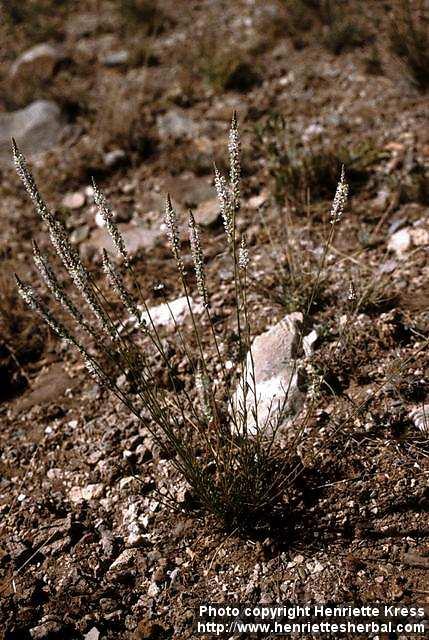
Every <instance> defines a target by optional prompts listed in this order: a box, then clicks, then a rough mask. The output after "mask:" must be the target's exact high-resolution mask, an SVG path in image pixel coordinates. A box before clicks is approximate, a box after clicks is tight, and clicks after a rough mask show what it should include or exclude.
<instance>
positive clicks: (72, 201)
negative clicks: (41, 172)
mask: <svg viewBox="0 0 429 640" xmlns="http://www.w3.org/2000/svg"><path fill="white" fill-rule="evenodd" d="M85 200H86V198H85V194H84V193H82V191H75V192H74V193H67V194H66V195H65V196H64V198H63V201H62V205H63V207H66V208H67V209H80V208H81V207H83V205H84V204H85Z"/></svg>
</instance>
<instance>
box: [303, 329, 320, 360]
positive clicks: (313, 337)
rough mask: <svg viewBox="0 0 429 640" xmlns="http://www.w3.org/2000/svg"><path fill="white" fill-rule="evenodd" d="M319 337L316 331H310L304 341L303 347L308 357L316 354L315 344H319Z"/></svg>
mask: <svg viewBox="0 0 429 640" xmlns="http://www.w3.org/2000/svg"><path fill="white" fill-rule="evenodd" d="M318 337H319V335H318V333H317V331H316V329H313V330H312V331H310V333H309V334H308V335H307V336H304V337H303V339H302V346H303V349H304V353H305V355H306V356H311V355H313V353H314V344H315V343H316V342H317V339H318Z"/></svg>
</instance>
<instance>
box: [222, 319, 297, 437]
mask: <svg viewBox="0 0 429 640" xmlns="http://www.w3.org/2000/svg"><path fill="white" fill-rule="evenodd" d="M302 320H303V317H302V313H299V312H295V313H291V314H289V315H287V316H285V317H284V318H283V320H281V321H280V322H279V323H277V324H276V325H274V326H273V327H271V328H270V329H269V330H268V331H266V332H265V333H263V334H261V335H259V336H257V337H256V338H255V339H254V341H253V343H252V356H253V361H254V371H255V386H256V399H257V411H258V422H257V423H256V420H255V417H254V411H253V410H254V405H255V400H254V385H253V380H252V364H251V359H250V354H248V356H247V374H246V376H245V379H246V384H247V385H248V393H247V398H246V405H247V412H248V413H247V434H249V435H255V434H256V433H257V431H258V429H259V430H263V431H266V432H267V433H272V432H273V430H274V429H275V428H276V425H277V421H278V424H279V425H280V426H282V427H283V426H285V425H286V424H287V422H288V421H289V419H291V418H293V417H294V416H296V415H297V414H298V412H299V411H300V409H301V408H302V405H303V402H304V394H303V393H302V392H301V391H300V389H299V388H298V375H297V370H296V366H295V367H294V362H295V361H296V358H297V357H298V349H299V343H300V325H301V323H302ZM243 382H244V380H243V377H242V378H241V379H240V381H239V383H238V386H237V390H236V392H235V395H234V405H235V407H236V408H237V409H238V410H239V409H240V407H243V405H244V393H243V386H244V384H243ZM242 429H243V428H242V427H240V432H241V430H242Z"/></svg>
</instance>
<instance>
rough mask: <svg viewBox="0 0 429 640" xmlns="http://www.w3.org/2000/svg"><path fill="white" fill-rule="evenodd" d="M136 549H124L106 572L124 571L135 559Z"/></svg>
mask: <svg viewBox="0 0 429 640" xmlns="http://www.w3.org/2000/svg"><path fill="white" fill-rule="evenodd" d="M138 553H139V552H138V551H137V550H136V549H125V551H123V552H122V553H121V554H120V555H119V556H118V557H117V558H116V560H115V561H114V562H112V564H111V565H110V567H109V571H108V573H110V574H111V573H115V572H121V571H124V569H128V568H129V567H132V566H133V565H134V563H135V561H136V559H137V556H138Z"/></svg>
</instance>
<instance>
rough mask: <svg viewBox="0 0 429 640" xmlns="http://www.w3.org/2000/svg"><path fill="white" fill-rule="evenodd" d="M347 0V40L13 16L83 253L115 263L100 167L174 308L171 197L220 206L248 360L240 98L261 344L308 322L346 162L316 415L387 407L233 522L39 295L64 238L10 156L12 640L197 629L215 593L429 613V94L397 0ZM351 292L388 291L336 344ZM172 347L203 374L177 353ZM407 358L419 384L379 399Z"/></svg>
mask: <svg viewBox="0 0 429 640" xmlns="http://www.w3.org/2000/svg"><path fill="white" fill-rule="evenodd" d="M344 4H347V5H348V6H347V16H346V17H347V20H349V21H350V22H351V23H352V24H353V25H354V29H352V30H350V29H349V31H347V32H346V34H345V35H344V34H343V35H341V33H338V32H337V31H338V29H337V27H338V25H332V24H331V23H330V22H329V20H327V19H326V17H324V16H323V15H321V14H320V13H319V12H318V10H317V9H316V8H314V6H315V5H317V3H311V2H309V3H305V2H303V3H301V2H298V1H297V2H291V3H287V2H274V1H273V2H258V1H254V2H251V1H244V0H239V1H237V2H233V3H227V2H222V1H208V0H203V1H202V2H194V1H193V0H189V1H187V0H186V1H185V0H182V1H181V2H180V1H179V2H170V0H164V1H162V0H159V2H138V0H123V1H122V2H120V1H118V2H113V1H111V2H109V1H107V0H99V1H95V0H94V1H91V0H84V1H82V2H79V3H75V2H71V1H70V2H69V1H67V0H64V1H63V2H59V3H53V2H51V1H48V0H44V1H43V2H42V1H41V2H32V1H29V2H26V3H15V2H12V1H10V2H9V1H8V2H5V4H4V8H3V12H4V15H5V18H6V19H5V20H4V21H3V23H2V26H1V30H2V34H1V37H2V41H3V47H2V49H1V54H0V87H1V90H0V116H1V115H2V114H3V113H12V112H14V111H16V110H19V109H22V108H24V107H26V106H27V105H28V104H30V103H31V102H33V101H35V100H49V101H52V102H53V103H55V104H56V105H58V107H59V113H60V125H61V130H60V133H59V135H58V139H57V140H55V141H53V143H52V146H51V148H50V149H49V150H47V151H45V152H44V153H43V154H37V153H34V152H35V151H38V149H37V144H36V148H34V144H35V143H34V141H33V142H32V141H31V140H29V141H27V142H28V145H29V146H28V150H29V151H27V153H29V159H30V161H31V164H32V167H33V169H34V173H35V175H36V177H37V179H38V182H39V184H40V188H41V190H42V192H43V193H44V195H45V197H46V198H47V199H48V201H49V203H50V205H51V206H52V207H53V208H55V209H56V210H57V211H58V213H59V215H61V216H62V218H63V219H64V221H65V222H66V225H67V227H68V228H69V229H70V231H71V233H72V238H73V242H75V244H76V246H78V247H79V250H80V252H81V254H82V255H83V256H84V257H85V259H86V260H87V261H88V264H89V265H91V266H92V267H93V268H94V269H96V268H97V265H99V254H98V250H99V248H100V246H101V245H102V243H103V238H104V236H103V231H102V230H101V229H100V228H98V227H97V224H96V220H95V209H94V205H93V202H92V197H91V192H90V191H89V190H88V188H87V187H88V185H89V184H90V178H91V176H93V175H94V176H95V177H96V179H97V180H98V182H99V183H100V185H101V186H102V187H103V188H104V189H105V191H106V193H107V194H108V196H109V198H110V199H111V201H112V203H113V204H114V206H115V208H116V210H117V212H118V215H119V219H120V220H121V222H123V223H124V224H126V225H128V227H127V228H128V229H131V230H132V234H134V235H133V238H134V242H135V268H136V271H137V272H138V274H139V280H140V283H141V286H142V288H143V289H144V291H145V292H146V293H147V300H148V303H149V304H150V305H155V304H159V302H160V301H162V300H164V299H169V300H173V299H175V298H177V297H178V296H179V295H180V288H179V285H178V283H177V278H176V275H175V269H174V265H173V264H172V262H173V261H172V260H171V258H170V253H169V249H168V246H167V242H166V239H165V237H164V233H163V232H162V231H159V228H160V225H161V223H162V207H163V201H164V196H165V193H166V192H167V191H169V192H170V193H171V195H172V197H173V198H174V200H175V201H176V202H177V203H178V206H179V209H180V208H181V211H182V212H184V211H185V210H186V207H188V206H192V207H195V208H196V211H197V212H198V211H200V212H201V213H200V216H201V217H200V221H201V223H202V228H203V239H204V245H205V250H206V260H207V270H208V282H209V289H210V291H211V293H212V294H213V305H214V310H215V315H216V318H217V321H218V322H219V323H220V325H221V326H222V327H223V332H224V340H225V344H226V345H228V344H230V345H232V346H231V349H232V350H233V348H234V346H233V345H234V330H233V321H232V311H233V305H232V301H231V300H232V290H231V286H230V283H229V280H228V266H227V265H225V264H224V261H223V260H224V259H223V254H222V252H223V249H224V236H223V229H222V223H221V221H219V219H218V217H217V211H216V210H215V211H214V213H213V209H214V205H213V198H214V197H215V193H214V190H213V181H212V165H213V161H216V163H217V164H218V166H220V167H221V168H223V167H225V158H226V140H227V132H228V126H229V121H230V119H231V115H232V112H233V110H237V113H238V117H239V121H240V127H241V132H242V138H243V173H244V194H243V210H242V212H241V213H240V219H239V227H240V229H244V230H246V231H247V236H248V238H249V245H250V253H251V259H252V266H251V274H252V269H253V276H252V287H251V304H252V328H253V332H254V334H255V335H257V334H258V333H260V332H261V331H263V330H264V329H265V328H267V327H269V326H270V325H272V324H273V323H274V322H276V321H277V320H279V319H281V318H282V317H283V316H284V315H285V314H286V313H290V312H291V311H295V310H299V309H300V304H301V303H302V300H303V296H304V297H305V294H306V282H305V279H304V280H302V281H300V283H299V285H298V286H297V287H295V288H294V287H292V285H291V283H290V282H288V281H284V280H282V277H280V276H279V269H278V261H279V260H280V262H281V263H283V264H285V246H286V245H285V237H286V234H289V236H290V238H292V241H293V243H295V245H294V246H295V247H296V248H298V250H299V255H300V261H301V262H302V264H303V266H304V271H305V270H306V268H307V267H308V266H309V264H310V263H311V261H312V260H313V258H314V257H317V256H318V255H320V247H321V245H322V238H323V235H324V233H325V231H326V224H327V219H328V216H329V209H330V200H331V198H332V195H333V193H334V192H335V185H336V181H337V179H338V175H339V170H340V166H341V163H342V162H344V163H345V165H346V170H347V175H348V179H349V181H350V189H351V193H350V195H351V197H350V202H349V204H348V207H347V210H346V213H345V215H344V219H343V220H342V222H341V225H340V226H339V229H338V232H337V237H336V240H335V251H334V252H333V253H332V256H331V258H330V260H331V262H330V269H329V272H328V274H327V277H326V280H324V281H323V287H322V291H321V292H320V297H319V298H318V300H317V303H316V304H315V305H314V307H313V308H312V310H311V314H310V319H309V327H308V328H309V329H311V328H314V327H315V328H316V329H317V332H318V335H319V340H318V343H317V348H316V350H315V355H314V366H315V367H317V366H320V367H322V365H323V366H325V367H326V364H327V363H328V364H327V381H328V382H329V387H328V385H327V386H326V389H325V391H324V393H323V394H322V397H321V398H320V406H319V408H318V411H317V415H316V416H315V423H314V425H313V426H314V427H317V429H318V431H319V434H320V437H321V438H323V435H324V433H325V432H326V433H327V432H329V424H330V415H331V414H332V412H333V411H334V408H333V407H334V405H335V402H336V400H335V398H336V396H339V397H340V398H342V399H350V398H352V400H353V402H354V403H355V404H356V403H359V401H361V400H362V399H363V398H365V397H368V398H370V400H369V401H368V403H367V404H366V405H365V407H364V410H362V411H360V412H359V414H358V415H356V417H355V418H354V419H353V420H352V421H349V423H348V424H347V427H346V428H345V429H344V430H343V431H342V432H341V433H340V434H339V435H338V436H337V437H336V438H334V439H333V440H331V441H330V442H329V445H328V446H327V447H326V448H325V450H324V452H323V455H322V456H320V457H319V458H318V459H317V461H315V462H314V463H313V464H312V463H311V462H309V463H308V465H307V468H306V470H305V473H304V474H303V475H302V476H301V477H300V478H299V480H298V481H297V483H296V486H294V487H293V488H291V493H290V496H288V498H287V501H286V504H287V507H286V509H285V510H284V512H282V513H281V514H280V515H277V514H276V515H275V516H274V515H273V518H272V519H270V520H269V521H267V522H266V523H265V526H258V527H257V528H255V529H254V530H253V531H250V532H248V533H238V532H237V531H236V530H234V531H232V532H231V531H229V532H227V533H225V531H223V530H222V528H221V527H220V526H219V524H218V523H217V522H215V521H214V519H213V518H212V517H211V516H208V515H206V514H205V513H204V512H202V511H201V510H199V509H198V506H197V505H195V503H194V501H193V500H192V496H191V495H190V493H189V490H188V489H187V487H186V486H185V485H184V482H183V481H182V480H181V479H180V478H177V476H176V473H175V471H174V469H173V467H172V465H171V460H169V459H168V456H166V455H165V454H164V453H163V452H162V451H161V450H160V449H159V447H158V446H157V445H156V444H154V442H153V440H152V439H151V437H150V434H149V431H147V430H146V429H145V428H144V426H142V424H141V423H138V422H137V420H135V419H134V418H133V417H132V416H131V415H129V413H128V412H127V410H126V409H125V408H124V407H122V406H121V405H120V404H119V402H118V401H117V400H115V399H113V398H112V397H111V396H110V395H109V394H108V392H107V391H105V390H103V389H101V388H100V387H99V386H98V385H97V384H96V383H95V382H94V381H93V380H91V379H90V378H89V377H88V375H87V372H86V369H85V367H84V366H83V364H82V363H81V361H80V360H79V357H78V355H76V354H75V353H74V352H72V351H71V350H70V349H69V348H68V347H65V346H64V345H62V344H61V343H60V341H59V340H58V339H57V338H56V337H55V336H54V335H53V334H51V333H50V332H49V330H48V328H46V327H45V326H43V325H42V324H41V323H40V322H39V321H38V320H37V319H36V318H35V317H34V316H33V315H32V314H31V313H30V312H29V311H27V310H26V309H25V308H24V306H23V304H21V302H20V301H19V300H18V297H17V294H16V291H15V288H14V283H13V280H12V274H13V273H14V272H16V273H17V274H18V275H19V276H20V277H22V278H25V279H27V280H30V281H32V282H34V281H35V280H36V271H35V268H34V265H33V262H32V259H31V251H32V250H31V243H32V241H33V240H37V242H38V244H39V245H40V246H41V247H42V248H43V249H45V248H46V247H47V246H48V240H47V238H46V234H45V232H44V230H43V226H42V224H41V223H40V221H39V220H38V219H37V216H36V214H35V213H34V211H33V209H32V207H31V203H29V201H28V198H27V197H26V195H25V193H24V190H23V188H22V186H21V184H20V183H19V180H18V178H17V177H16V175H15V173H14V171H13V168H12V166H11V164H10V161H9V160H8V156H7V153H6V152H5V153H4V154H3V147H2V150H1V154H0V156H1V159H0V161H1V162H2V164H1V165H0V172H1V173H0V175H1V184H0V195H1V198H0V220H1V225H0V243H1V244H0V260H1V263H0V265H1V266H0V268H1V274H0V286H1V293H0V296H1V301H0V311H1V315H0V328H1V334H0V396H1V402H2V404H1V405H0V426H1V429H0V452H1V459H0V532H1V534H0V589H1V602H0V637H1V638H4V639H5V640H25V639H26V638H49V639H54V638H58V639H60V638H61V639H65V638H70V639H81V638H86V639H87V640H97V638H100V639H104V638H106V639H107V638H112V639H113V638H115V639H128V638H133V639H135V640H137V639H143V638H153V639H155V638H177V639H180V640H182V639H183V640H184V639H186V638H194V637H196V636H195V611H196V607H197V605H198V604H199V603H200V602H204V601H209V602H224V601H226V602H254V603H257V602H283V601H286V600H287V601H291V602H296V603H303V602H307V603H320V602H328V601H331V602H356V603H367V602H374V601H376V600H378V601H380V602H391V603H419V604H423V605H428V604H429V586H428V568H429V529H428V524H429V522H428V512H427V507H428V489H427V478H428V475H427V473H428V464H427V461H428V453H429V452H428V433H429V431H428V427H427V417H425V416H422V415H420V418H419V417H418V414H419V411H420V413H421V412H422V406H424V404H425V402H426V404H427V403H428V402H429V401H428V382H427V380H428V378H427V375H428V368H429V356H428V352H427V349H426V350H425V349H421V347H422V345H424V341H425V340H426V339H427V335H428V329H429V326H428V321H429V317H428V299H429V298H428V293H429V289H428V275H429V268H428V237H429V222H428V212H429V209H428V207H429V128H428V127H427V116H428V111H429V100H428V94H427V93H424V92H421V91H419V90H418V88H416V87H415V86H413V83H412V82H411V81H410V77H409V74H407V72H406V69H405V68H404V66H403V64H402V63H401V61H400V60H398V59H397V58H395V56H394V55H393V54H392V53H391V51H390V50H389V37H388V35H389V34H388V31H389V19H390V16H391V12H390V9H391V4H392V3H390V2H385V3H380V2H373V1H368V2H365V3H358V2H356V3H354V2H350V3H340V2H339V3H338V5H344ZM54 5H55V6H54ZM303 6H304V7H305V9H304V11H302V7H303ZM300 8H301V9H300ZM335 29H337V31H335ZM40 43H45V44H50V45H52V47H53V49H54V51H55V53H52V52H51V53H49V54H47V56H46V60H47V61H46V60H45V62H43V64H42V67H43V72H40V64H41V63H40V62H39V63H36V65H35V66H34V67H32V66H31V63H30V64H29V66H28V67H27V68H25V65H23V64H21V69H18V70H15V71H13V66H14V64H15V62H16V61H17V60H18V59H19V57H20V56H21V54H22V53H23V52H24V51H27V50H28V49H30V48H31V47H33V46H34V45H36V44H40ZM14 74H15V75H14ZM0 129H1V127H0ZM0 133H1V131H0ZM51 133H52V130H51ZM23 135H24V134H23ZM24 137H25V135H24ZM30 137H31V135H30ZM23 144H24V146H25V142H24V143H23ZM32 144H33V148H32V147H31V145H32ZM32 152H33V153H32ZM261 213H262V214H263V217H261ZM184 225H185V223H184ZM350 282H352V283H353V286H354V288H355V289H356V290H357V294H358V295H362V300H363V302H362V306H361V309H360V313H359V314H358V317H357V319H356V322H355V324H354V326H353V331H352V335H351V337H350V340H349V341H348V342H347V344H346V346H345V347H344V349H343V350H342V351H341V352H340V353H336V354H334V353H333V344H334V343H335V341H336V339H337V337H338V334H339V331H340V327H341V318H342V317H343V316H344V314H345V313H347V309H348V304H349V302H348V293H349V287H350ZM310 325H311V326H310ZM185 330H186V329H185ZM173 333H174V330H170V329H167V330H166V336H167V337H168V338H172V337H173ZM171 344H174V340H171ZM417 351H419V353H418V355H417V356H414V354H415V353H416V352H417ZM171 357H172V358H173V359H174V358H176V361H177V368H178V371H181V372H182V373H183V372H185V374H186V370H185V365H183V363H181V361H180V357H179V354H178V353H175V352H174V347H172V353H171ZM398 358H400V359H402V361H405V360H407V365H406V366H405V367H404V369H403V371H402V374H401V376H392V377H391V379H390V380H389V382H388V384H385V385H384V386H383V387H382V389H381V391H380V392H379V393H377V395H376V396H375V397H374V398H372V399H371V393H372V392H374V390H375V389H376V388H377V387H378V385H380V383H381V382H382V381H383V380H385V379H386V371H389V370H390V369H389V367H391V366H392V364H393V363H394V362H396V360H397V359H398ZM188 384H189V385H190V386H192V384H193V383H192V380H191V379H189V380H188ZM329 389H330V390H331V391H329ZM344 406H347V403H345V405H344ZM344 410H345V411H346V409H344ZM419 420H420V421H419ZM165 488H168V491H169V492H170V493H171V495H172V496H173V497H174V498H175V499H176V500H178V504H179V508H178V509H174V508H173V506H172V505H171V504H170V502H169V501H168V500H166V501H163V500H162V497H161V494H162V493H163V490H164V489H165Z"/></svg>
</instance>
